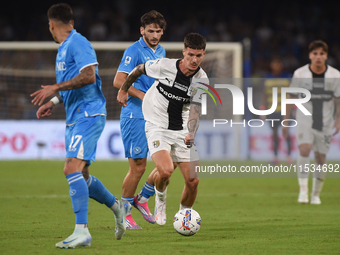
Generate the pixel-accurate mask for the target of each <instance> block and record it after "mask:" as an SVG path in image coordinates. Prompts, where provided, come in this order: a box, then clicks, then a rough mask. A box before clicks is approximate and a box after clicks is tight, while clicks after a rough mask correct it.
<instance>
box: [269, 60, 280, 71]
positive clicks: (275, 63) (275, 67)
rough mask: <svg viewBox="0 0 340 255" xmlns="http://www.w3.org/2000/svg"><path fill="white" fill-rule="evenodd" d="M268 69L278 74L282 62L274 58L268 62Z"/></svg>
mask: <svg viewBox="0 0 340 255" xmlns="http://www.w3.org/2000/svg"><path fill="white" fill-rule="evenodd" d="M270 69H271V70H272V71H273V73H274V74H279V73H281V72H282V70H283V64H282V63H281V62H280V61H277V60H274V61H272V62H271V63H270Z"/></svg>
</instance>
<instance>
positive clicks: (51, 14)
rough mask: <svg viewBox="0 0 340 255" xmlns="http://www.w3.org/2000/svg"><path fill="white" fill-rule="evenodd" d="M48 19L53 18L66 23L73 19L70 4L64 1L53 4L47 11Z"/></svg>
mask: <svg viewBox="0 0 340 255" xmlns="http://www.w3.org/2000/svg"><path fill="white" fill-rule="evenodd" d="M47 17H48V19H54V20H58V21H61V22H63V23H64V24H68V23H69V22H70V21H71V20H73V11H72V8H71V6H69V5H68V4H65V3H60V4H54V5H52V6H51V7H50V8H49V9H48V11H47Z"/></svg>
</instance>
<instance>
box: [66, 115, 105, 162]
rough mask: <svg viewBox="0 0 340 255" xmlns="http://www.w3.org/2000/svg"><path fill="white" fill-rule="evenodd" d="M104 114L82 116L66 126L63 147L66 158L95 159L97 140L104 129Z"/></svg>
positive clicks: (89, 160) (88, 160)
mask: <svg viewBox="0 0 340 255" xmlns="http://www.w3.org/2000/svg"><path fill="white" fill-rule="evenodd" d="M105 122H106V116H101V115H98V116H95V117H84V118H81V119H79V120H77V122H76V123H75V124H74V125H72V126H66V132H65V148H66V157H67V158H78V159H82V160H85V161H87V164H89V165H90V164H91V161H95V159H96V151H97V142H98V140H99V137H100V135H101V133H102V132H103V130H104V127H105Z"/></svg>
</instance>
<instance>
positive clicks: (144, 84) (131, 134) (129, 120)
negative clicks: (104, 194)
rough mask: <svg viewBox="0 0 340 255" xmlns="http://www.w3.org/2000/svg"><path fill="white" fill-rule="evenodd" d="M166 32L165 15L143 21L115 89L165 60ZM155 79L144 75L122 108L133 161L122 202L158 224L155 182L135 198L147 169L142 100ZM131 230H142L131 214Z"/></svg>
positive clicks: (155, 14)
mask: <svg viewBox="0 0 340 255" xmlns="http://www.w3.org/2000/svg"><path fill="white" fill-rule="evenodd" d="M165 28H166V21H165V19H164V17H163V15H162V14H160V13H159V12H157V11H154V10H153V11H150V12H148V13H145V14H144V15H143V16H142V17H141V27H140V33H141V35H142V37H141V38H139V40H138V41H137V42H135V43H134V44H132V45H131V46H130V47H129V48H127V49H126V50H125V52H124V55H123V58H122V61H121V63H120V65H119V67H118V70H117V74H116V76H115V79H114V81H113V85H114V87H115V88H117V89H120V88H121V86H122V85H123V83H124V81H125V80H126V77H127V76H128V74H129V73H130V72H131V71H132V70H133V69H134V68H135V67H136V66H138V65H139V64H141V63H144V62H145V61H147V60H154V59H158V58H164V57H165V50H164V48H163V47H162V46H161V45H159V41H160V39H161V37H162V35H163V32H164V30H165ZM154 81H155V79H154V78H152V77H148V76H146V75H142V76H141V77H139V79H138V80H136V81H135V82H134V84H133V86H132V87H131V88H130V89H129V91H128V92H129V99H128V105H127V106H126V107H122V111H121V115H120V128H121V133H122V139H123V144H124V148H125V157H126V158H128V160H129V166H130V167H129V171H128V173H127V174H126V176H125V178H124V181H123V184H122V189H123V191H122V200H124V201H127V202H129V203H130V204H131V205H134V206H135V207H136V208H137V209H138V210H139V211H140V212H141V213H142V215H143V217H144V219H145V220H147V221H148V222H150V223H155V218H154V217H153V215H152V214H151V212H150V210H149V207H148V199H149V197H151V196H153V195H154V194H155V187H154V185H153V184H154V183H153V179H151V178H150V179H148V180H147V182H146V183H145V184H144V186H143V188H142V191H141V192H140V194H138V195H136V196H135V192H136V189H137V186H138V183H139V181H140V179H141V177H142V176H143V174H144V172H145V168H146V161H147V154H148V143H147V140H146V136H145V120H144V116H143V112H142V100H143V98H144V95H145V93H146V91H147V90H148V89H149V88H150V87H151V85H152V84H153V83H154ZM126 227H127V228H128V229H141V227H140V226H139V225H138V224H137V223H136V222H135V220H134V219H133V218H132V215H131V212H128V215H127V216H126Z"/></svg>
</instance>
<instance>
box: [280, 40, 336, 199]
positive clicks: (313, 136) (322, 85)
mask: <svg viewBox="0 0 340 255" xmlns="http://www.w3.org/2000/svg"><path fill="white" fill-rule="evenodd" d="M327 57H328V46H327V44H326V43H325V42H323V41H320V40H318V41H314V42H312V43H311V44H310V45H309V59H310V61H311V63H310V64H307V65H305V66H302V67H300V68H298V69H297V70H296V71H295V72H294V75H293V79H292V82H291V84H290V86H291V87H300V88H304V89H308V90H309V91H310V93H311V100H310V101H309V102H307V103H305V104H304V106H305V107H306V109H307V110H308V111H309V112H310V113H311V114H312V115H304V114H303V113H302V112H301V111H300V110H299V109H298V110H297V112H296V121H297V122H298V124H297V127H296V137H297V142H298V145H299V151H300V155H299V156H298V159H297V167H298V170H299V171H298V181H299V186H300V193H299V197H298V202H299V203H308V202H309V198H308V177H309V170H311V171H314V170H315V171H314V173H313V190H312V193H311V201H310V203H311V204H321V200H320V192H321V190H322V187H323V184H324V181H325V177H326V171H323V165H324V164H326V154H327V152H328V151H329V148H330V146H331V141H332V136H333V135H336V134H337V133H338V132H339V129H340V72H339V71H338V70H336V69H335V68H333V67H331V66H329V65H326V60H327ZM303 96H304V95H301V94H299V95H294V94H290V95H288V98H297V97H303ZM334 102H335V104H336V119H335V122H334V118H333V115H334ZM291 110H292V105H291V104H288V105H287V112H286V116H285V117H284V119H289V116H290V113H291ZM282 133H283V135H284V136H285V137H287V136H288V128H287V127H283V129H282ZM311 150H313V151H314V156H315V165H312V164H310V159H309V154H310V152H311ZM313 168H314V169H313ZM320 169H321V171H320Z"/></svg>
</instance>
